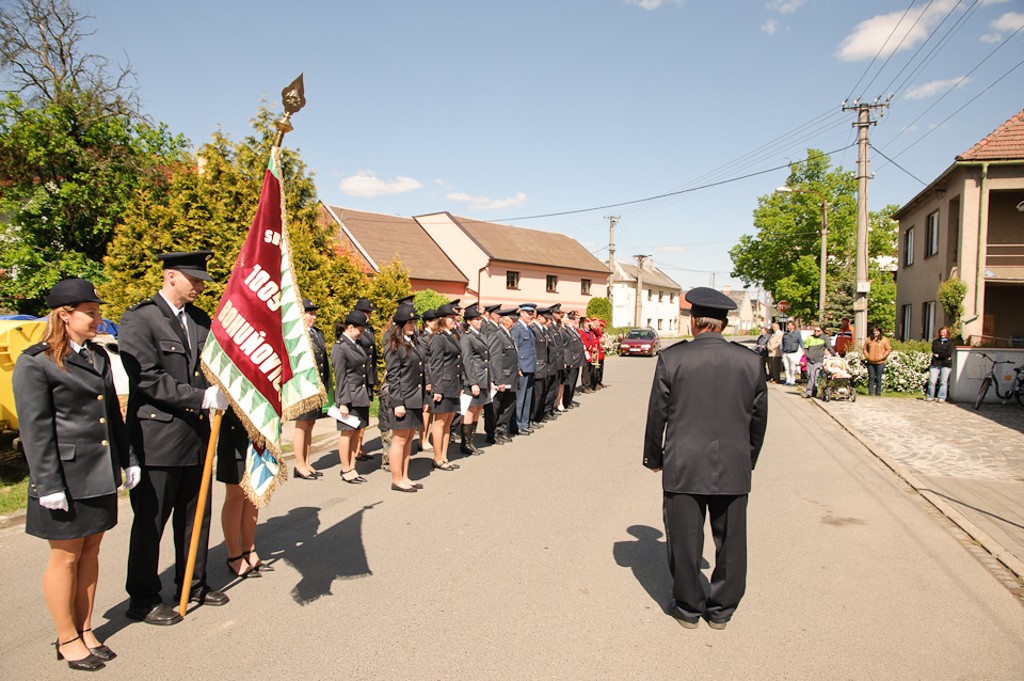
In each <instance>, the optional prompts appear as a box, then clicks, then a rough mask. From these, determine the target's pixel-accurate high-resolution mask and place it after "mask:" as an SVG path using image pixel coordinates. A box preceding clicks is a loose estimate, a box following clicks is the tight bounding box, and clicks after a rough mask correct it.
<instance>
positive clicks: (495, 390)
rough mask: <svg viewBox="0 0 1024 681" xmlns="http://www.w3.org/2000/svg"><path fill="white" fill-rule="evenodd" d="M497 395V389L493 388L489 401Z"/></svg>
mask: <svg viewBox="0 0 1024 681" xmlns="http://www.w3.org/2000/svg"><path fill="white" fill-rule="evenodd" d="M497 394H498V387H497V386H495V387H493V388H491V399H492V400H493V399H494V396H495V395H497Z"/></svg>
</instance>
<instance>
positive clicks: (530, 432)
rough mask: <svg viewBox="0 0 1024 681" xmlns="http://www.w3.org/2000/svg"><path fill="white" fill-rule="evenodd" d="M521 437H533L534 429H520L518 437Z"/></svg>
mask: <svg viewBox="0 0 1024 681" xmlns="http://www.w3.org/2000/svg"><path fill="white" fill-rule="evenodd" d="M519 435H533V429H532V428H520V429H519V432H517V433H516V436H519Z"/></svg>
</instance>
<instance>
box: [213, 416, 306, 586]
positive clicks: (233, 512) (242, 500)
mask: <svg viewBox="0 0 1024 681" xmlns="http://www.w3.org/2000/svg"><path fill="white" fill-rule="evenodd" d="M311 423H312V422H311ZM248 451H249V434H248V433H247V432H246V431H245V426H243V425H242V422H241V421H240V420H239V418H238V416H237V415H236V414H235V410H234V409H233V408H229V409H228V410H227V411H226V412H224V420H223V421H222V422H221V427H220V437H218V439H217V481H218V482H223V483H224V506H223V507H221V511H220V524H221V527H223V528H224V544H226V545H227V550H228V560H227V564H228V571H229V572H231V573H232V574H233V575H235V576H236V577H241V578H242V579H246V578H247V577H262V576H263V575H261V574H260V573H261V572H273V571H274V568H272V567H271V566H270V565H267V564H266V563H264V562H263V561H262V560H260V557H259V554H257V553H256V522H257V520H258V519H259V509H258V508H256V505H255V504H253V503H252V502H251V501H249V498H248V497H247V496H245V492H244V491H243V490H242V478H244V477H245V458H246V454H247V453H248Z"/></svg>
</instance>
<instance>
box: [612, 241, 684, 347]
mask: <svg viewBox="0 0 1024 681" xmlns="http://www.w3.org/2000/svg"><path fill="white" fill-rule="evenodd" d="M641 270H642V272H641ZM641 275H642V276H641ZM638 284H639V288H640V291H639V297H640V311H639V312H640V315H639V318H638V317H637V295H638V294H637V287H638ZM682 294H683V289H682V287H681V286H680V285H679V284H677V283H676V282H675V280H673V279H672V277H670V276H668V275H667V274H665V273H664V272H663V271H662V270H660V269H659V268H658V267H656V266H655V265H654V259H653V258H651V257H645V258H644V262H643V265H640V264H638V263H636V262H635V261H634V262H629V261H628V260H616V261H615V271H614V272H612V326H637V327H647V328H651V329H656V330H657V331H659V332H661V334H662V335H671V336H676V335H679V299H680V297H681V296H682Z"/></svg>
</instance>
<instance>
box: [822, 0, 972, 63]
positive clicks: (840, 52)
mask: <svg viewBox="0 0 1024 681" xmlns="http://www.w3.org/2000/svg"><path fill="white" fill-rule="evenodd" d="M956 4H957V0H935V2H931V3H929V4H927V5H925V6H924V7H923V8H921V9H920V10H911V11H909V12H907V15H906V17H904V16H903V12H902V11H896V12H891V13H889V14H879V15H877V16H874V17H871V18H870V19H865V20H864V21H862V22H860V23H859V24H857V25H856V26H855V27H854V29H853V32H852V33H850V35H848V36H846V37H845V38H844V39H843V41H842V42H841V43H840V44H839V47H838V48H837V49H836V57H837V58H838V59H839V60H840V61H861V60H865V59H873V58H874V57H875V55H876V54H877V55H879V56H881V57H888V56H889V55H890V54H892V53H893V52H895V51H896V50H897V48H898V49H899V50H900V51H901V52H902V51H904V50H909V49H911V48H912V47H914V46H916V45H917V44H918V43H920V42H922V41H923V40H925V39H926V38H927V37H928V34H929V33H931V31H932V29H933V28H935V27H936V26H937V25H938V24H939V22H941V21H942V19H943V17H945V16H946V15H947V14H948V13H949V12H950V11H952V10H953V9H954V7H956ZM890 36H891V37H890Z"/></svg>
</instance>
